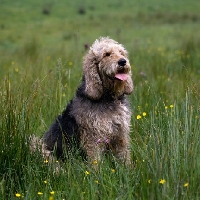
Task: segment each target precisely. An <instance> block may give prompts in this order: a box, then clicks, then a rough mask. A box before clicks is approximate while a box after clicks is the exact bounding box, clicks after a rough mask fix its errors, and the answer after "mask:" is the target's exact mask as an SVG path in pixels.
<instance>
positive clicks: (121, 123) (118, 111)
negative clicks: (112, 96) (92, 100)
mask: <svg viewBox="0 0 200 200" xmlns="http://www.w3.org/2000/svg"><path fill="white" fill-rule="evenodd" d="M77 103H78V102H76V103H75V104H77ZM74 106H75V105H74ZM79 106H80V107H79ZM79 106H76V108H75V107H74V110H73V112H75V113H74V114H73V115H74V116H75V119H76V122H77V124H78V126H79V127H81V128H83V129H87V131H90V132H93V133H94V134H95V133H96V134H102V133H104V134H105V133H106V135H113V134H118V133H121V132H124V133H127V132H129V125H130V118H131V112H130V110H129V108H128V107H127V106H126V105H124V104H122V103H120V102H115V103H110V104H109V103H107V104H89V105H88V103H84V102H82V104H81V105H79Z"/></svg>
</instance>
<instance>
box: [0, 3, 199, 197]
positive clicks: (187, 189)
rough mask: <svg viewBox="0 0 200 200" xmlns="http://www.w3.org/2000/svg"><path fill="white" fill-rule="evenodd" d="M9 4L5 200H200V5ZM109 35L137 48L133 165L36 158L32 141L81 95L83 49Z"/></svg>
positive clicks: (1, 44)
mask: <svg viewBox="0 0 200 200" xmlns="http://www.w3.org/2000/svg"><path fill="white" fill-rule="evenodd" d="M36 4H37V5H36ZM2 6H3V7H2V8H4V9H1V12H0V15H1V16H2V17H1V18H0V19H3V18H4V19H5V21H2V20H0V29H1V34H2V37H1V39H0V52H1V57H0V69H1V73H0V105H1V107H0V116H1V117H0V141H1V145H0V199H3V200H4V199H5V200H7V199H18V198H19V199H49V200H52V199H78V198H80V199H199V198H200V192H199V191H200V186H199V182H200V178H199V177H200V172H199V171H200V156H199V152H200V144H199V143H200V135H199V133H200V120H199V118H200V114H199V113H200V100H199V99H200V79H199V77H200V68H199V58H200V38H199V36H198V34H197V32H198V30H199V25H198V21H199V14H198V9H199V4H198V3H197V1H191V2H190V5H188V2H187V1H181V2H180V1H177V2H174V1H168V2H165V3H164V2H161V1H160V2H157V1H155V0H151V1H148V2H146V1H141V2H136V1H128V0H127V1H124V2H121V1H116V2H113V1H111V0H109V1H106V2H102V1H101V2H100V1H97V2H96V3H94V2H93V1H92V2H91V1H89V0H88V1H84V2H83V3H80V2H78V1H73V2H72V1H70V2H68V4H67V6H66V3H64V2H59V3H56V4H52V5H50V4H48V2H44V3H43V4H41V3H40V2H39V1H34V2H33V1H31V2H30V4H29V3H27V2H15V3H14V5H13V6H11V4H10V3H9V1H6V2H5V1H4V3H3V5H2ZM34 6H35V8H36V9H32V7H34ZM188 6H189V8H190V10H189V9H188ZM44 9H49V12H50V14H49V15H44V14H43V11H44ZM27 10H29V11H30V12H29V14H28V15H27V13H26V12H27ZM192 10H193V12H192ZM22 11H24V12H22ZM133 11H134V12H133ZM176 11H177V12H176ZM80 12H81V13H80ZM7 13H9V15H7ZM119 13H120V14H119ZM132 13H133V14H132ZM5 16H6V18H5ZM25 16H26V17H25ZM66 16H67V18H65V17H66ZM66 19H67V20H66ZM113 19H115V20H114V21H113ZM105 22H106V23H105ZM25 27H26V28H25ZM94 27H95V29H94ZM21 30H23V35H22V31H21ZM91 30H93V31H91ZM13 33H15V34H13ZM38 33H40V34H38ZM100 35H110V36H111V37H112V38H114V39H117V40H119V41H120V42H122V43H123V44H124V45H125V47H127V49H128V51H129V58H130V62H131V65H132V73H133V80H134V85H135V90H134V93H133V94H132V95H131V96H130V97H129V99H130V101H131V105H132V112H133V114H132V127H131V152H132V161H133V164H134V167H131V168H129V167H125V166H123V165H121V164H120V163H117V162H116V161H115V160H114V158H113V157H112V155H111V156H110V157H108V158H107V157H106V158H103V162H102V163H99V165H100V169H99V171H94V169H93V168H92V167H91V166H90V165H88V164H87V162H84V161H82V160H81V159H80V158H79V157H77V156H72V157H70V159H69V160H67V161H66V162H65V163H62V162H61V161H58V162H57V161H56V160H55V161H54V162H53V163H50V162H48V161H47V160H44V159H43V158H42V157H41V155H40V153H39V152H35V153H31V152H30V149H29V142H30V139H29V136H30V135H32V134H35V135H37V136H38V137H41V136H42V135H43V134H44V132H45V131H46V130H47V129H48V127H49V126H50V124H51V123H52V121H53V120H54V118H55V117H56V116H57V115H58V114H59V113H61V112H62V110H63V108H64V107H65V105H66V104H67V102H68V101H69V100H70V99H71V98H73V95H74V92H75V89H76V87H77V86H78V84H79V83H80V81H81V76H82V69H81V66H82V58H83V56H84V54H85V53H86V51H85V47H84V45H85V44H91V43H92V42H93V40H94V39H96V38H98V37H99V36H100ZM57 168H59V173H58V171H57Z"/></svg>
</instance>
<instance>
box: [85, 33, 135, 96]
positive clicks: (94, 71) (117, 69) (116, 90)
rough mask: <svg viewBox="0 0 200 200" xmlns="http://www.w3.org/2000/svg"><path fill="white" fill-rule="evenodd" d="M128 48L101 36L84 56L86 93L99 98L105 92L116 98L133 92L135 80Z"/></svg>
mask: <svg viewBox="0 0 200 200" xmlns="http://www.w3.org/2000/svg"><path fill="white" fill-rule="evenodd" d="M127 54H128V53H127V51H126V49H125V48H124V47H123V46H122V45H121V44H119V43H118V42H116V41H114V40H112V39H109V38H107V37H106V38H100V39H98V40H96V41H95V42H94V43H93V45H92V46H91V48H90V50H89V52H88V54H87V55H86V56H85V58H84V64H83V72H84V76H85V82H86V87H85V94H86V95H87V96H88V98H90V99H94V100H98V99H100V98H101V96H102V95H103V93H104V92H108V93H109V94H111V95H112V96H113V97H114V98H118V97H120V96H121V95H123V94H131V93H132V91H133V82H132V79H131V66H130V63H129V60H128V57H127V56H128V55H127Z"/></svg>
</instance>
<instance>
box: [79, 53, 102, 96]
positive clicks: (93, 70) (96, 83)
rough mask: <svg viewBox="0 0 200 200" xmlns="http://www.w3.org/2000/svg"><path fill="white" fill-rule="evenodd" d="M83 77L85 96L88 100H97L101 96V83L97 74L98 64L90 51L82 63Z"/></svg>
mask: <svg viewBox="0 0 200 200" xmlns="http://www.w3.org/2000/svg"><path fill="white" fill-rule="evenodd" d="M83 73H84V76H85V94H86V96H87V97H88V98H90V99H93V100H98V99H100V98H101V96H102V94H103V87H102V81H101V78H100V76H99V73H98V62H97V60H96V59H95V54H94V52H93V51H92V50H91V49H90V51H89V53H88V54H87V55H86V56H85V58H84V62H83Z"/></svg>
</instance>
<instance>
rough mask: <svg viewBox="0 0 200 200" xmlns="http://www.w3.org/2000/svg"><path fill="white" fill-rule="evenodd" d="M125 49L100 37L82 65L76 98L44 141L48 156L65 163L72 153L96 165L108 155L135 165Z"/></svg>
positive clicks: (129, 80) (131, 85) (45, 151)
mask: <svg viewBox="0 0 200 200" xmlns="http://www.w3.org/2000/svg"><path fill="white" fill-rule="evenodd" d="M127 54H128V53H127V51H126V49H125V48H124V47H123V45H121V44H119V43H118V42H116V41H114V40H112V39H110V38H108V37H101V38H100V39H98V40H96V41H95V42H94V43H93V45H92V46H91V47H90V50H89V52H88V54H87V55H86V56H85V58H84V62H83V78H82V82H81V84H80V86H79V87H78V89H77V91H76V94H75V97H74V98H73V99H72V100H71V101H70V102H69V104H68V105H67V106H66V109H65V110H64V111H63V113H62V114H61V115H59V116H58V117H57V118H56V120H55V121H54V123H53V124H52V125H51V127H50V129H49V130H48V131H47V132H46V133H45V134H44V136H43V138H42V142H43V147H44V149H43V153H44V155H46V156H49V155H51V154H53V152H54V153H55V154H56V156H57V157H58V158H62V159H63V158H65V157H66V155H65V154H67V153H68V152H70V151H71V150H72V148H74V147H75V148H77V149H80V150H81V151H83V152H84V153H85V155H86V157H87V160H88V161H89V162H91V163H93V162H94V161H95V162H100V160H101V157H102V154H103V153H104V152H105V151H108V150H109V151H111V152H112V154H113V155H114V156H115V157H116V158H117V159H118V160H120V161H121V162H122V163H124V164H130V162H131V161H130V135H129V132H130V120H131V110H130V105H129V102H128V100H127V95H130V94H131V93H132V92H133V82H132V79H131V66H130V63H129V60H128V57H127Z"/></svg>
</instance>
